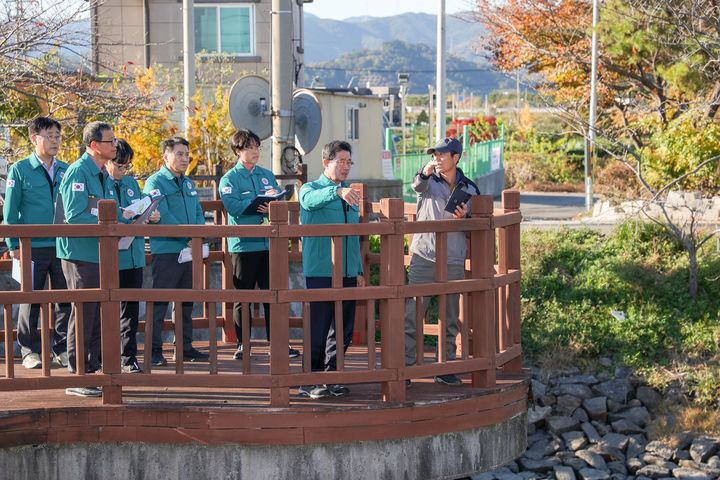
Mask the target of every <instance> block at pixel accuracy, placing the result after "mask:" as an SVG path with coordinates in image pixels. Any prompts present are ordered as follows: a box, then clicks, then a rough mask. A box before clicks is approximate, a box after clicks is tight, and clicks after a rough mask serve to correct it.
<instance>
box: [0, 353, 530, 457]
mask: <svg viewBox="0 0 720 480" xmlns="http://www.w3.org/2000/svg"><path fill="white" fill-rule="evenodd" d="M195 346H196V347H197V348H199V349H200V350H205V351H207V344H203V343H202V342H196V344H195ZM293 346H294V347H295V348H298V349H300V347H301V345H298V344H295V345H293ZM218 350H219V355H218V371H219V373H218V375H228V374H237V373H239V372H240V371H241V362H240V361H238V360H233V358H232V355H233V353H234V351H235V348H234V347H233V346H230V345H223V346H220V347H219V349H218ZM164 354H165V357H166V358H167V359H168V362H169V365H168V366H167V367H162V368H157V367H155V368H153V369H152V372H153V373H152V374H150V375H153V374H155V373H158V374H173V373H174V372H175V366H174V362H172V361H171V359H172V351H171V349H170V346H169V345H168V346H167V348H166V350H165V352H164ZM432 357H433V352H432V351H427V352H426V360H427V361H428V362H432ZM378 363H379V362H378ZM251 364H252V373H258V374H266V373H268V372H269V356H268V346H267V343H264V342H257V343H255V345H254V346H253V355H252V357H251ZM290 366H291V373H294V372H297V373H301V372H302V355H301V356H300V357H298V358H295V359H291V360H290ZM366 368H367V348H366V347H365V346H351V347H350V349H349V350H348V354H347V357H346V370H364V369H366ZM4 371H5V365H4V362H0V375H4ZM208 371H209V363H208V362H197V363H192V362H186V363H185V375H207V374H208ZM15 374H16V378H31V377H40V376H42V373H41V370H39V369H37V370H27V369H25V368H23V367H22V365H21V364H20V360H19V359H16V362H15ZM51 376H52V377H56V376H68V377H73V378H77V376H76V375H71V374H69V373H68V372H67V370H66V369H65V368H61V367H53V369H52V370H51ZM163 376H164V375H163ZM460 377H461V378H462V379H463V385H462V386H459V387H449V386H446V385H441V384H437V383H435V382H434V381H433V379H432V378H428V379H418V380H413V382H412V386H411V387H410V388H409V389H408V390H407V395H406V401H405V402H402V403H386V402H382V401H381V394H380V384H379V383H364V384H354V385H349V388H350V389H351V392H350V394H349V395H347V396H343V397H329V398H324V399H319V400H313V399H310V398H307V397H304V396H300V395H299V394H298V393H297V388H291V389H290V406H289V407H287V408H270V407H269V406H268V405H269V389H263V388H211V389H209V388H178V387H164V386H163V387H147V386H143V387H129V386H125V387H123V404H122V405H103V403H102V400H101V398H83V397H76V396H70V395H66V394H65V391H64V389H49V390H34V391H31V390H22V391H0V405H2V407H0V447H8V446H17V445H27V444H42V443H67V442H98V441H100V442H104V441H126V442H127V441H129V442H134V441H141V442H156V443H187V442H199V443H205V444H228V443H231V444H245V443H252V444H308V443H318V442H327V441H330V442H336V441H364V440H382V439H391V438H402V437H411V436H419V435H432V434H439V433H445V432H452V431H458V430H466V429H470V428H477V427H482V426H487V425H492V424H497V423H500V422H503V421H506V420H508V419H510V418H512V417H515V416H517V415H519V414H520V413H522V412H523V411H524V410H525V409H526V408H527V407H526V404H525V400H526V395H527V382H528V381H529V380H528V375H526V374H519V375H518V374H516V375H503V374H502V373H500V372H499V373H498V381H497V385H496V387H495V388H492V389H480V388H473V387H472V385H471V384H470V375H469V374H463V375H460ZM2 382H3V380H2V379H0V388H2Z"/></svg>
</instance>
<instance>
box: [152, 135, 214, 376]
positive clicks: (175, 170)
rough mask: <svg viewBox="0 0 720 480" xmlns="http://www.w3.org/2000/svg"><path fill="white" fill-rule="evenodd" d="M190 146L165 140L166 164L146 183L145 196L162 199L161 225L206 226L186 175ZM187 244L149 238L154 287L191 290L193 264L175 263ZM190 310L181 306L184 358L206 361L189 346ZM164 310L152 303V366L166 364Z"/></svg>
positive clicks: (181, 240) (204, 355)
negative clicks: (163, 345)
mask: <svg viewBox="0 0 720 480" xmlns="http://www.w3.org/2000/svg"><path fill="white" fill-rule="evenodd" d="M189 146H190V144H189V143H188V141H187V140H185V139H184V138H182V137H171V138H169V139H167V140H165V141H164V142H163V146H162V149H163V161H164V162H165V164H164V165H163V166H162V167H160V170H159V171H158V172H156V173H154V174H153V175H151V176H150V177H149V178H148V179H147V181H146V182H145V188H144V189H143V192H144V193H146V194H148V195H150V196H152V197H153V198H155V197H157V196H159V195H162V196H163V198H162V200H161V201H160V204H159V205H158V211H159V212H160V224H161V225H204V224H205V217H204V215H203V211H202V207H201V206H200V200H199V199H198V196H197V195H198V194H197V190H195V185H194V184H193V182H192V180H190V179H189V178H187V177H186V176H185V170H187V167H188V164H189V162H190V149H189ZM189 243H190V238H188V237H150V253H152V276H153V288H192V262H184V263H178V255H179V253H180V251H181V250H182V249H184V248H185V247H188V246H189ZM192 307H193V304H192V302H183V304H182V322H183V324H182V327H183V338H182V342H183V358H184V359H187V360H189V361H197V360H206V359H207V358H208V357H209V355H208V354H207V353H205V352H200V351H198V350H196V349H195V348H194V347H193V345H192ZM167 309H168V302H155V303H154V304H153V338H152V364H153V365H158V366H163V365H167V360H165V357H164V356H163V354H162V327H163V323H164V321H165V314H166V313H167ZM146 341H147V340H146ZM176 341H177V339H176Z"/></svg>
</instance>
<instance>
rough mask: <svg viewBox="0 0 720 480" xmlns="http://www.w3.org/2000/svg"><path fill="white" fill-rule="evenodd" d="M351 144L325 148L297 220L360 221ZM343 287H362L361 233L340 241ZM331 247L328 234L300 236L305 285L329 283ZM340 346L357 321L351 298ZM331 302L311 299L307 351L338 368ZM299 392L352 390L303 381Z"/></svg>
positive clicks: (316, 366) (316, 363)
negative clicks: (317, 174) (351, 182)
mask: <svg viewBox="0 0 720 480" xmlns="http://www.w3.org/2000/svg"><path fill="white" fill-rule="evenodd" d="M351 155H352V149H351V147H350V144H348V143H347V142H343V141H340V140H335V141H332V142H330V143H328V144H327V145H325V147H324V148H323V151H322V158H323V160H322V162H323V167H324V171H323V173H322V175H320V178H318V179H317V180H315V181H314V182H309V183H306V184H305V185H303V186H302V188H300V223H302V224H303V225H312V224H326V223H359V222H360V210H359V205H360V202H361V200H362V197H361V195H360V192H358V191H357V190H354V189H352V188H350V186H349V185H348V184H347V183H346V182H345V180H347V177H348V175H349V174H350V169H351V168H352V166H353V161H352V159H351ZM342 248H343V255H342V263H343V264H342V272H343V273H342V276H343V279H342V280H343V287H356V286H359V287H362V286H364V285H365V279H364V278H363V276H362V261H361V259H360V237H358V236H357V235H352V236H345V237H343V242H342ZM331 251H332V247H331V241H330V237H303V238H302V258H303V273H304V274H305V283H306V285H307V288H330V287H332V259H331V257H330V255H331V253H330V252H331ZM342 316H343V318H342V322H343V334H344V338H343V339H342V348H343V351H347V348H348V347H349V346H350V341H351V340H352V336H353V330H354V326H355V301H354V300H348V301H344V302H342ZM339 320H340V319H336V318H335V304H334V302H310V325H311V327H310V329H311V337H312V338H311V340H310V350H311V352H310V355H311V362H310V363H311V368H312V371H313V372H321V371H334V370H337V340H336V338H335V322H336V321H339ZM298 393H300V395H306V396H309V397H310V398H323V397H329V396H330V395H334V396H340V395H347V394H348V393H350V390H349V389H348V388H347V387H346V386H344V385H339V384H328V385H303V386H301V387H300V388H299V389H298Z"/></svg>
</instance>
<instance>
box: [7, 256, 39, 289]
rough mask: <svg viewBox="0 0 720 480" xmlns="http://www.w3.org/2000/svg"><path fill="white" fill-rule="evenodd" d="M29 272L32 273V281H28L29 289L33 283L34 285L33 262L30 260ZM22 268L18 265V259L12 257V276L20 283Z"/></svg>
mask: <svg viewBox="0 0 720 480" xmlns="http://www.w3.org/2000/svg"><path fill="white" fill-rule="evenodd" d="M30 272H31V273H32V275H31V278H32V281H31V282H30V289H31V290H32V289H33V285H35V262H34V261H32V260H30ZM21 277H22V268H21V266H20V260H19V259H17V258H13V259H12V278H13V280H15V281H16V282H17V283H19V284H22V280H21Z"/></svg>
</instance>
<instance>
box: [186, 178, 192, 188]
mask: <svg viewBox="0 0 720 480" xmlns="http://www.w3.org/2000/svg"><path fill="white" fill-rule="evenodd" d="M186 185H187V187H188V188H189V189H191V190H192V183H190V180H188V181H187V184H186Z"/></svg>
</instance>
